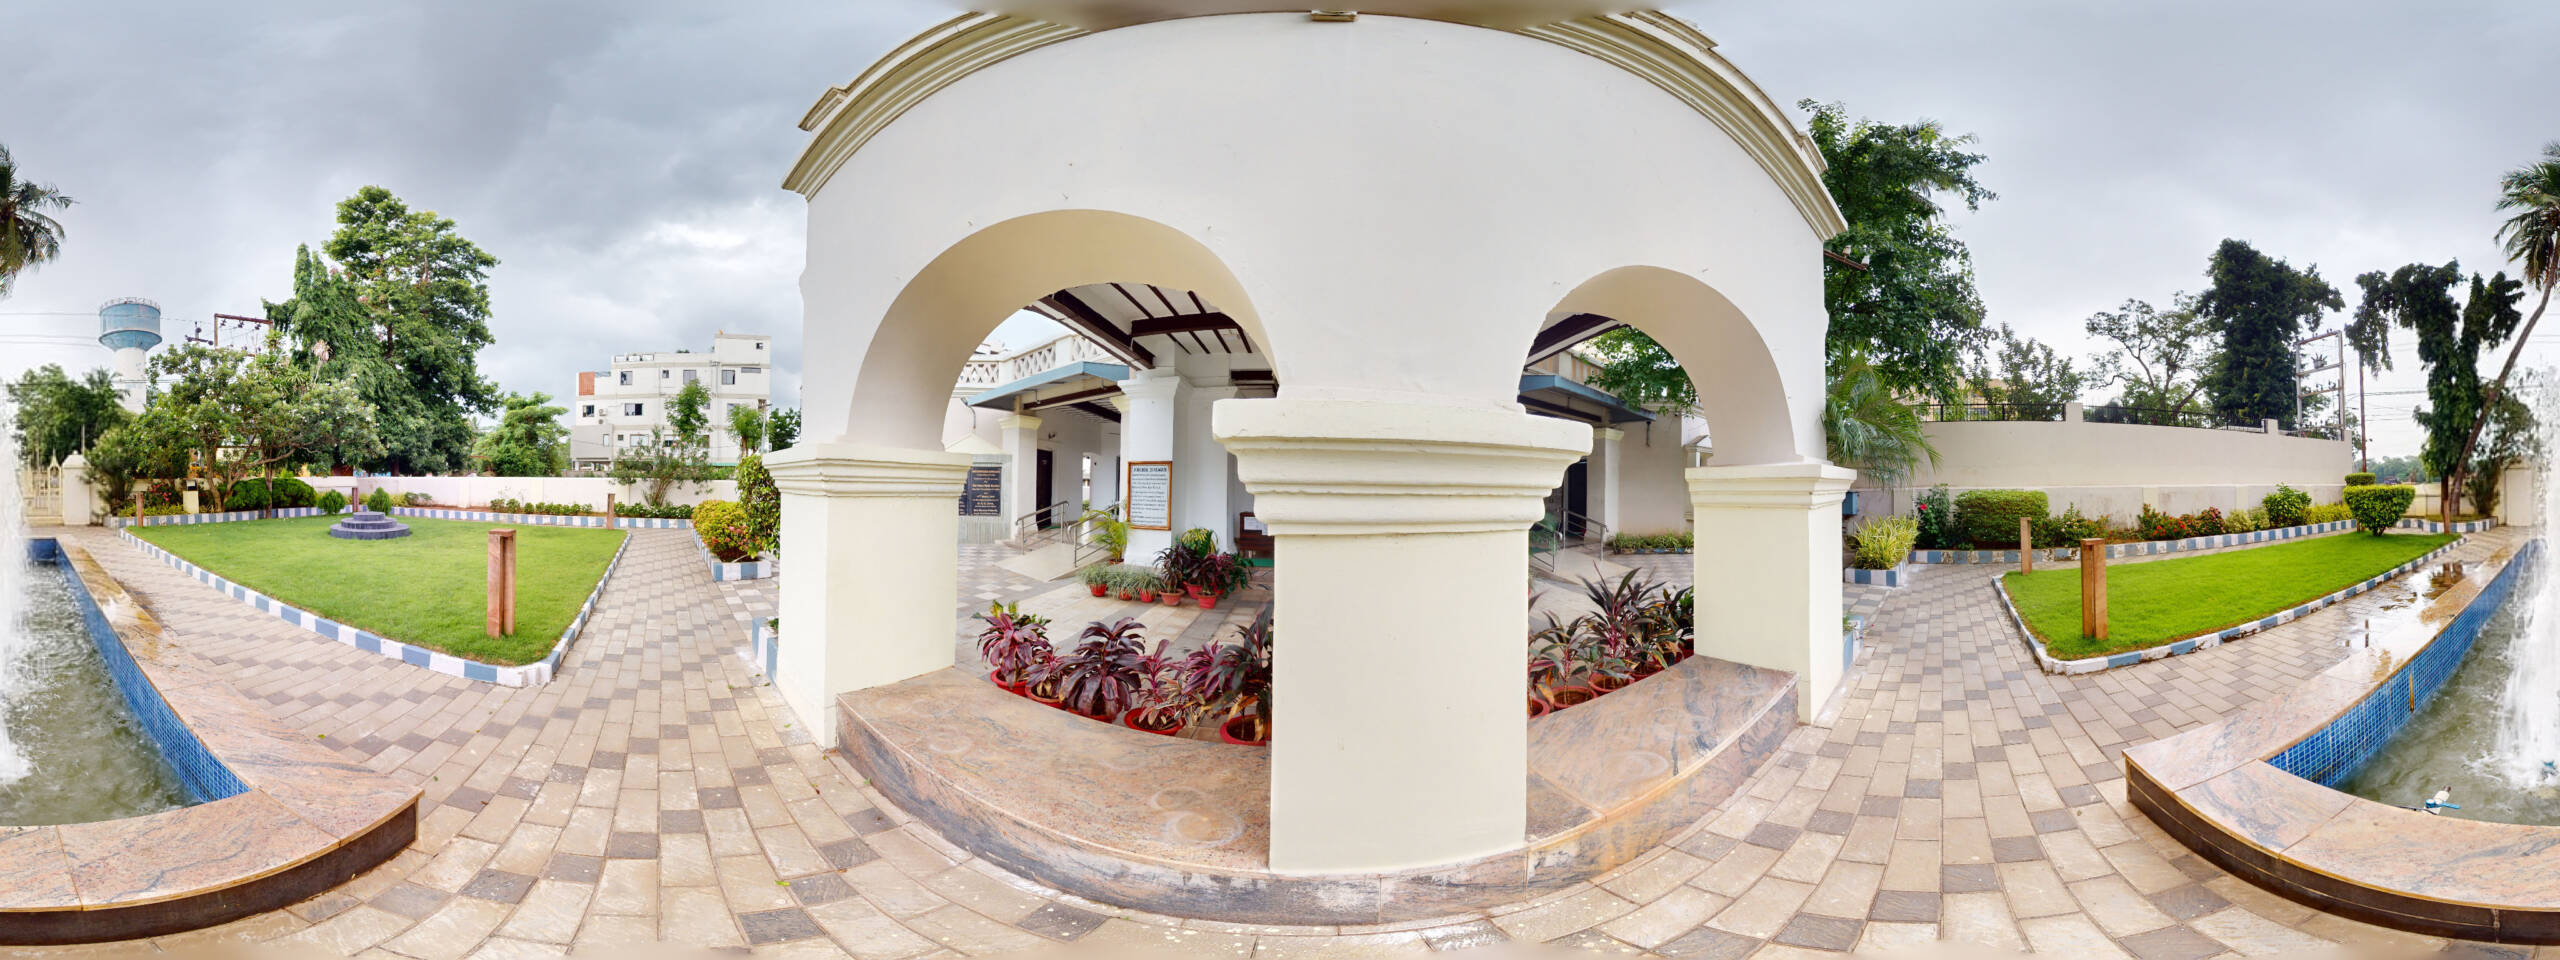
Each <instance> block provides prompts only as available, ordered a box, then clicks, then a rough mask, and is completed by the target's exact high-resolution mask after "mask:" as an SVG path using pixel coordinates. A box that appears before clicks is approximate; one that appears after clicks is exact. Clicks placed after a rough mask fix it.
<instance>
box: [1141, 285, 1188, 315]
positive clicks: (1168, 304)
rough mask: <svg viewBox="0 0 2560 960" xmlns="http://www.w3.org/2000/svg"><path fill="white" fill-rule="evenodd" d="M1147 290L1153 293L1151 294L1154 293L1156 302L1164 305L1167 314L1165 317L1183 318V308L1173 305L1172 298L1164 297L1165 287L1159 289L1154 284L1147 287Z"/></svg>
mask: <svg viewBox="0 0 2560 960" xmlns="http://www.w3.org/2000/svg"><path fill="white" fill-rule="evenodd" d="M1147 290H1148V292H1151V293H1153V294H1155V295H1156V302H1158V303H1161V304H1164V313H1165V316H1168V317H1176V316H1181V315H1182V308H1181V307H1177V306H1174V305H1173V298H1172V297H1168V296H1165V295H1164V288H1163V287H1159V286H1155V285H1153V284H1149V285H1148V286H1147Z"/></svg>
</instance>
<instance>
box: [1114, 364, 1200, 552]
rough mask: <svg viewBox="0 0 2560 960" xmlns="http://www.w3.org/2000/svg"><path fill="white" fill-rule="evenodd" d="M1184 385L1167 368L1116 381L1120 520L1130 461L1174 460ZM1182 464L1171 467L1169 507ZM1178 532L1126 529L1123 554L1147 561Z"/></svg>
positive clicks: (1177, 504)
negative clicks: (1118, 383) (1148, 374)
mask: <svg viewBox="0 0 2560 960" xmlns="http://www.w3.org/2000/svg"><path fill="white" fill-rule="evenodd" d="M1185 387H1186V385H1185V384H1184V383H1183V382H1182V378H1181V377H1177V376H1173V375H1172V374H1171V373H1170V372H1169V371H1166V372H1158V373H1157V374H1156V375H1152V376H1140V377H1132V378H1130V379H1127V380H1123V381H1120V399H1121V400H1122V401H1123V404H1122V405H1121V407H1120V464H1119V468H1120V472H1121V476H1120V479H1121V481H1122V484H1121V490H1120V500H1121V505H1122V507H1123V508H1124V509H1122V510H1121V512H1120V516H1121V518H1122V519H1128V518H1129V512H1128V510H1127V509H1125V508H1126V507H1127V505H1128V500H1129V490H1128V486H1127V480H1128V471H1129V465H1130V464H1132V463H1145V462H1149V461H1155V460H1174V459H1175V457H1174V447H1175V439H1174V438H1175V433H1174V430H1175V425H1176V422H1177V419H1178V416H1179V411H1178V410H1177V406H1178V405H1179V403H1180V401H1181V396H1182V393H1183V392H1184V389H1185ZM1183 469H1184V465H1183V464H1181V463H1175V464H1174V465H1173V483H1174V491H1173V498H1174V509H1175V510H1180V509H1181V508H1182V494H1181V487H1182V471H1183ZM1176 532H1179V531H1178V530H1140V529H1138V528H1137V527H1136V526H1134V525H1133V526H1131V527H1130V528H1129V549H1128V558H1129V560H1130V561H1131V562H1133V563H1147V562H1150V561H1152V560H1154V559H1155V557H1156V554H1158V553H1160V552H1163V550H1164V548H1166V547H1169V546H1172V545H1173V535H1174V533H1176Z"/></svg>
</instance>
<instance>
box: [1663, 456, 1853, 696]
mask: <svg viewBox="0 0 2560 960" xmlns="http://www.w3.org/2000/svg"><path fill="white" fill-rule="evenodd" d="M1856 477H1857V474H1856V473H1855V472H1854V471H1850V470H1846V469H1843V468H1840V467H1835V466H1831V465H1830V464H1826V463H1782V464H1768V465H1763V466H1735V467H1692V468H1690V470H1689V501H1690V503H1691V505H1692V507H1693V509H1695V510H1696V511H1697V531H1698V551H1697V554H1696V558H1697V567H1696V569H1697V590H1698V594H1697V604H1698V608H1697V649H1698V652H1699V653H1702V654H1705V655H1707V656H1711V657H1722V658H1724V659H1727V660H1732V661H1736V662H1740V663H1747V664H1750V665H1752V666H1755V667H1768V668H1771V669H1775V670H1785V671H1789V672H1791V673H1794V674H1795V675H1796V681H1797V684H1798V686H1797V696H1796V714H1797V717H1798V719H1802V720H1806V721H1811V720H1812V719H1813V717H1814V714H1815V713H1817V712H1819V711H1820V710H1821V709H1822V706H1823V704H1824V702H1825V701H1828V700H1829V699H1830V698H1831V695H1832V693H1833V691H1835V690H1837V689H1838V688H1839V686H1840V681H1841V678H1842V677H1844V676H1846V675H1847V673H1848V660H1849V658H1850V655H1851V654H1852V653H1854V652H1855V651H1854V650H1853V649H1852V648H1851V647H1850V646H1849V644H1848V642H1847V641H1844V640H1843V639H1842V636H1841V634H1842V631H1841V629H1840V581H1839V580H1837V579H1834V575H1833V574H1832V571H1833V570H1835V569H1838V568H1839V566H1840V501H1841V500H1842V499H1843V497H1844V496H1845V495H1846V494H1847V493H1848V491H1849V482H1850V481H1851V480H1853V479H1855V478H1856Z"/></svg>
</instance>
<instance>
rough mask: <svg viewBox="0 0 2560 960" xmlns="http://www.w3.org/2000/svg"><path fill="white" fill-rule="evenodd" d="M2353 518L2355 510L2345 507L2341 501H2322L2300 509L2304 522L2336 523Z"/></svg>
mask: <svg viewBox="0 0 2560 960" xmlns="http://www.w3.org/2000/svg"><path fill="white" fill-rule="evenodd" d="M2355 518H2356V514H2355V511H2353V510H2349V509H2347V505H2346V504H2343V503H2324V504H2321V505H2319V506H2316V507H2312V508H2311V509H2309V510H2305V511H2302V522H2304V523H2336V522H2338V521H2340V520H2353V519H2355Z"/></svg>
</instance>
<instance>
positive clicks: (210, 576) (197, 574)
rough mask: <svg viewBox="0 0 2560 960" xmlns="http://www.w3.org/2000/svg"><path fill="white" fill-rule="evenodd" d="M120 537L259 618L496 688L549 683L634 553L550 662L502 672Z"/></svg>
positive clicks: (617, 555)
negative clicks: (366, 627) (352, 623)
mask: <svg viewBox="0 0 2560 960" xmlns="http://www.w3.org/2000/svg"><path fill="white" fill-rule="evenodd" d="M119 536H121V537H123V538H124V539H125V541H126V542H128V543H131V544H133V545H134V546H137V547H140V548H142V552H144V553H147V554H150V555H152V556H154V557H158V558H160V562H162V563H166V564H168V565H170V566H172V567H176V568H178V572H180V573H184V574H186V575H188V576H190V577H194V578H196V580H197V581H198V582H200V583H203V584H204V585H206V586H209V587H212V588H214V589H215V590H217V591H220V592H222V593H225V594H228V595H230V597H231V599H234V600H238V601H240V602H241V603H245V604H248V605H250V606H253V607H256V608H258V610H259V612H261V613H271V614H274V615H275V618H276V619H278V620H282V621H284V622H286V623H290V624H292V625H294V626H297V627H301V628H302V629H305V630H309V631H311V632H313V633H316V634H319V635H321V636H323V637H327V638H329V639H331V640H335V641H338V642H339V643H343V644H346V645H347V646H350V647H354V648H356V649H358V650H362V651H365V652H367V653H372V654H378V655H380V656H384V657H389V658H391V659H393V660H399V661H402V662H404V663H408V664H410V665H412V666H420V667H425V668H427V669H429V670H433V671H435V672H437V673H441V674H446V675H448V676H456V677H461V678H463V679H465V680H478V681H481V682H483V683H494V684H497V685H499V686H502V687H531V686H538V685H541V684H545V683H550V682H551V678H552V676H553V674H554V673H555V672H557V671H558V669H559V667H560V658H561V657H563V656H565V655H567V654H568V652H569V642H570V641H572V640H576V639H577V638H578V631H580V630H582V629H584V628H585V627H586V625H587V618H588V617H590V616H592V615H594V614H595V610H596V602H597V601H599V600H601V599H603V598H604V585H605V584H607V583H611V582H613V572H614V571H615V570H616V569H619V568H620V567H621V566H622V555H623V553H625V552H626V551H629V550H630V549H631V538H629V537H624V538H623V539H622V545H621V546H618V547H615V548H614V550H613V562H611V563H608V564H606V565H605V568H604V576H602V577H598V578H597V579H596V588H595V589H594V590H590V591H588V592H587V601H586V602H585V603H583V604H580V605H579V606H578V615H577V616H576V617H573V618H571V619H570V620H569V626H568V628H567V629H565V630H562V631H560V641H559V642H558V643H554V644H552V645H551V654H550V655H549V656H546V657H543V658H542V659H541V660H540V661H537V662H534V663H528V664H525V665H523V666H500V665H498V664H494V663H482V662H480V661H478V660H465V659H463V658H461V657H457V656H454V655H452V654H450V653H439V652H436V651H434V650H429V649H427V648H425V647H421V646H416V645H414V644H408V643H403V642H401V641H398V640H393V639H390V638H387V637H382V636H377V635H375V634H372V633H368V632H366V631H363V630H359V629H356V628H355V627H353V626H349V625H347V624H343V623H339V622H337V621H335V620H331V619H329V618H327V617H323V616H320V615H319V614H315V613H312V612H310V611H307V610H304V609H302V608H300V607H295V606H292V605H290V604H287V603H284V602H283V601H280V600H277V599H275V598H274V597H270V596H267V595H266V594H263V593H259V592H257V591H255V590H251V589H249V588H247V587H244V586H241V585H239V584H237V583H233V582H231V581H230V580H228V579H225V578H223V577H221V576H219V575H216V574H215V573H214V572H213V571H211V570H207V569H205V568H203V567H199V566H196V565H195V564H194V563H192V562H189V561H188V560H187V559H186V558H184V557H180V556H178V555H177V554H174V553H170V552H169V551H167V550H164V549H161V547H160V546H159V545H158V544H155V543H152V542H151V541H148V540H144V539H142V538H141V537H137V536H134V535H133V531H130V530H127V531H125V532H124V533H122V534H119Z"/></svg>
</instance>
